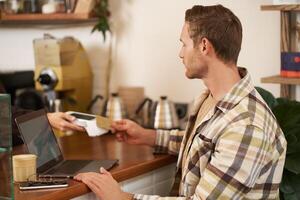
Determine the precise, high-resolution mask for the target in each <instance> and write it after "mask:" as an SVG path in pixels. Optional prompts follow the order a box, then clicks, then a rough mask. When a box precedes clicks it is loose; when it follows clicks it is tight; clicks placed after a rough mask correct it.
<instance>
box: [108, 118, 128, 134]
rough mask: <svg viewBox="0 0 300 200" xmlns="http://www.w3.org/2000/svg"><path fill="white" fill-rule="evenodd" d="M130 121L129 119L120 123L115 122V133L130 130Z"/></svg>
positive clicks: (119, 121) (113, 123)
mask: <svg viewBox="0 0 300 200" xmlns="http://www.w3.org/2000/svg"><path fill="white" fill-rule="evenodd" d="M129 122H130V121H129V120H127V119H122V120H118V121H113V122H112V124H111V128H112V129H113V130H114V131H118V132H119V131H126V130H127V129H128V124H129Z"/></svg>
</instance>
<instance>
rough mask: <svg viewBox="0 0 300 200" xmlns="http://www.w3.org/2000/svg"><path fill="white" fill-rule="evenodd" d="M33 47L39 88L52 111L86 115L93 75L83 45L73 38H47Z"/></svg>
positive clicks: (34, 42)
mask: <svg viewBox="0 0 300 200" xmlns="http://www.w3.org/2000/svg"><path fill="white" fill-rule="evenodd" d="M33 46H34V56H35V73H34V79H35V88H36V89H37V90H41V91H43V92H44V96H45V99H46V104H47V105H48V109H49V111H68V110H73V111H79V112H86V111H87V107H88V104H89V103H90V101H91V98H92V82H93V75H92V70H91V66H90V63H89V60H88V57H87V54H86V52H85V51H84V49H83V47H82V45H81V43H80V42H79V41H78V40H76V39H75V38H73V37H65V38H62V39H57V38H54V37H52V36H50V35H45V36H44V38H41V39H35V40H34V41H33Z"/></svg>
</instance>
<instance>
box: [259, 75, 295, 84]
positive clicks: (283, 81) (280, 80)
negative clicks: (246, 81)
mask: <svg viewBox="0 0 300 200" xmlns="http://www.w3.org/2000/svg"><path fill="white" fill-rule="evenodd" d="M261 82H262V83H278V84H287V85H300V78H286V77H281V76H280V75H275V76H268V77H263V78H261Z"/></svg>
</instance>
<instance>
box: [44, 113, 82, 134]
mask: <svg viewBox="0 0 300 200" xmlns="http://www.w3.org/2000/svg"><path fill="white" fill-rule="evenodd" d="M47 117H48V119H49V122H50V124H51V126H52V127H54V128H56V129H58V130H61V131H81V132H83V131H85V129H84V128H83V127H81V126H78V125H76V124H74V123H73V122H74V120H75V119H76V118H75V117H74V116H72V115H69V114H67V113H63V112H55V113H47Z"/></svg>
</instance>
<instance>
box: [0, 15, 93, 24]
mask: <svg viewBox="0 0 300 200" xmlns="http://www.w3.org/2000/svg"><path fill="white" fill-rule="evenodd" d="M95 21H97V18H94V17H92V16H91V15H90V14H88V13H78V14H77V13H76V14H75V13H54V14H41V13H40V14H4V13H3V14H2V15H1V20H0V24H17V23H22V24H26V23H28V24H49V23H50V24H51V23H56V24H59V23H68V22H69V23H74V22H81V23H82V22H95Z"/></svg>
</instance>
